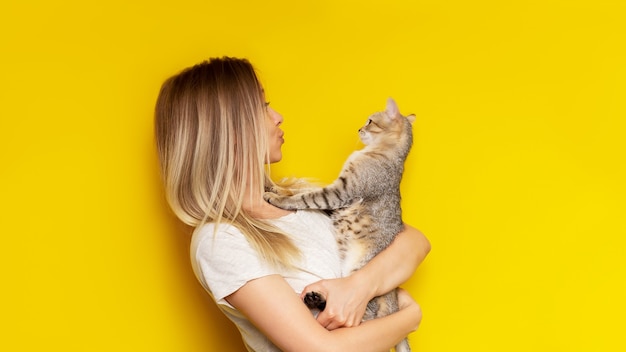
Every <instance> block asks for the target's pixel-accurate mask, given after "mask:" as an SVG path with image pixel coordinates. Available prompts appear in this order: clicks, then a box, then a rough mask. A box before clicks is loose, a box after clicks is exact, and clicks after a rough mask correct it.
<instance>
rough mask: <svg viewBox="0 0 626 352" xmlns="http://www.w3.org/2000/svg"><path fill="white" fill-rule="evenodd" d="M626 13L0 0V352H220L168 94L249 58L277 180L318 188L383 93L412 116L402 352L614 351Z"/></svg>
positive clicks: (618, 324)
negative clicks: (182, 212) (168, 178)
mask: <svg viewBox="0 0 626 352" xmlns="http://www.w3.org/2000/svg"><path fill="white" fill-rule="evenodd" d="M625 16H626V8H625V2H624V1H620V0H615V1H611V0H593V1H592V0H587V1H566V0H563V1H554V0H541V1H539V0H531V1H522V0H516V1H495V0H493V1H489V0H475V1H458V0H456V1H432V0H424V1H409V0H406V1H382V0H381V1H366V0H361V1H344V2H341V1H330V0H326V1H319V0H316V1H264V2H260V1H249V2H237V1H232V2H228V1H220V2H217V1H171V2H160V1H120V0H111V1H106V2H105V1H101V2H90V1H28V2H26V1H17V0H9V1H3V3H2V5H1V6H0V33H1V34H0V38H1V39H0V49H1V55H0V60H1V61H0V63H1V69H0V70H1V72H0V77H1V82H2V84H1V88H0V89H1V90H2V92H1V94H0V114H1V125H0V168H1V169H0V170H1V172H0V196H1V197H2V202H1V205H0V207H1V212H0V214H1V215H0V216H1V224H0V231H1V233H2V237H1V239H2V245H1V251H2V252H1V253H0V268H1V269H0V270H1V280H2V290H1V291H0V298H1V306H0V312H1V315H2V319H1V324H2V326H1V329H0V334H1V335H2V336H1V337H0V350H3V351H39V350H42V351H48V350H59V351H61V350H62V351H112V350H128V351H218V350H237V349H240V348H241V343H240V342H239V336H238V334H237V332H236V330H235V329H234V328H233V327H232V326H231V325H230V324H229V322H228V321H227V320H226V319H225V318H223V317H222V316H221V315H220V313H219V312H218V310H217V309H216V307H215V306H214V304H213V303H212V302H211V301H210V300H209V299H208V298H207V296H206V295H205V294H204V293H203V291H202V290H201V288H200V286H199V285H198V284H197V283H196V281H195V279H194V277H193V275H192V273H191V270H190V266H189V263H188V259H187V258H188V257H187V245H188V244H187V242H188V231H187V229H185V228H184V227H182V226H180V225H179V224H178V223H177V222H176V220H175V219H174V218H173V216H172V215H171V213H170V212H169V211H168V209H167V207H166V205H165V203H164V201H163V196H162V191H161V189H160V184H159V178H158V171H157V164H156V157H155V152H154V147H153V137H152V111H153V106H154V102H155V98H156V95H157V92H158V89H159V87H160V84H161V83H162V81H163V80H164V79H165V78H166V77H168V76H170V75H172V74H174V73H176V72H178V71H179V70H180V69H182V68H183V67H186V66H189V65H192V64H194V63H197V62H199V61H201V60H203V59H205V58H208V57H211V56H221V55H232V56H243V57H248V58H249V59H250V60H251V61H252V62H253V63H254V64H255V65H256V66H257V68H258V70H259V74H260V76H261V78H262V80H263V82H264V84H265V86H266V90H267V91H268V95H269V100H270V101H271V103H272V105H273V106H274V108H276V109H277V110H278V111H280V112H282V114H283V115H284V117H285V124H284V129H285V132H286V135H285V138H286V145H285V147H284V155H285V158H284V161H283V162H281V163H280V164H278V165H276V166H275V167H274V168H273V172H274V174H275V175H276V177H279V176H284V175H296V176H309V177H314V178H317V179H320V180H323V181H330V180H332V179H333V178H334V177H335V176H336V174H337V172H338V171H339V169H340V167H341V164H342V163H343V160H344V159H345V157H346V156H347V155H348V154H349V153H350V152H351V151H352V150H353V149H354V148H355V147H357V146H358V143H357V135H356V130H357V128H358V127H359V126H360V124H361V123H362V122H363V121H364V119H365V117H366V116H367V115H368V114H369V113H371V112H373V111H376V110H380V109H382V108H383V107H384V103H385V99H386V98H387V97H388V96H393V97H394V98H396V100H397V102H398V104H399V106H400V108H401V110H402V111H404V112H406V113H415V114H416V115H417V117H418V118H417V122H416V123H415V126H414V131H415V138H416V142H415V144H414V148H413V150H412V152H411V154H410V157H409V160H408V161H407V170H406V173H405V178H404V181H403V185H402V187H403V195H404V198H403V202H404V203H403V206H404V214H405V220H406V221H407V222H409V223H410V224H412V225H414V226H416V227H418V228H420V229H421V230H422V231H423V232H424V233H425V234H426V235H427V236H428V237H429V239H430V240H431V242H432V245H433V250H432V252H431V254H430V256H429V257H428V258H427V260H426V261H425V262H424V264H423V266H422V267H420V269H419V270H418V271H417V273H416V274H415V276H414V277H413V278H412V279H411V281H410V282H409V283H407V284H406V285H405V286H406V287H407V288H408V289H409V290H410V292H411V293H412V294H413V295H414V296H415V297H416V298H417V300H418V301H419V302H420V303H421V305H422V307H423V310H424V320H423V323H422V326H421V328H420V329H419V330H418V332H416V333H414V334H412V335H411V337H410V338H411V343H412V346H413V347H414V349H415V350H417V351H429V352H435V351H623V350H624V349H626V339H625V338H624V329H625V324H624V317H625V316H626V303H625V302H626V284H625V277H626V259H625V258H626V253H625V252H626V251H625V248H626V239H625V238H626V226H625V225H624V221H625V219H624V215H625V214H624V213H625V211H624V209H625V206H626V204H625V203H626V202H625V199H626V187H625V186H624V180H625V179H626V168H625V166H624V150H625V149H626V148H625V143H624V133H625V132H626V128H625V125H626V124H625V122H624V119H625V117H626V103H625V102H624V100H625V95H626V86H625V84H626V70H625V63H626V55H625V52H624V44H625V43H624V38H625V36H624V35H625V34H626V30H625V29H626V28H625V25H624V23H625V22H624V18H625Z"/></svg>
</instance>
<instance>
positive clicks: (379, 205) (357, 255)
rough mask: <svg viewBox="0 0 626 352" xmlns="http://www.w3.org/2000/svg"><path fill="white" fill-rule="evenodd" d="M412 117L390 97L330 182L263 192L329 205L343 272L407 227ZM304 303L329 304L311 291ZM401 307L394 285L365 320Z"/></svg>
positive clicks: (287, 205) (290, 203)
mask: <svg viewBox="0 0 626 352" xmlns="http://www.w3.org/2000/svg"><path fill="white" fill-rule="evenodd" d="M414 119H415V116H414V115H409V116H403V115H401V114H400V112H399V110H398V106H397V105H396V103H395V101H394V100H393V99H391V98H389V99H388V101H387V108H386V110H385V111H382V112H377V113H374V114H373V115H371V116H370V117H369V118H368V120H367V122H366V123H365V125H364V126H363V127H361V128H360V129H359V137H360V139H361V141H362V142H363V144H365V147H364V148H363V149H361V150H357V151H355V152H353V153H352V154H351V155H350V156H349V158H348V159H347V160H346V162H345V164H344V166H343V169H342V170H341V173H340V174H339V177H338V178H337V180H335V181H334V182H333V183H332V184H330V185H328V186H326V187H324V188H317V189H313V190H311V189H310V188H309V189H303V190H297V189H296V190H292V191H291V193H292V194H293V193H295V194H294V195H288V194H289V192H287V193H284V192H281V191H280V190H278V189H273V190H272V192H266V193H265V195H264V197H265V199H266V200H267V201H268V202H270V203H271V204H273V205H275V206H278V207H280V208H283V209H290V210H293V209H324V210H331V212H330V216H331V219H332V221H333V225H334V229H335V233H336V239H337V243H338V246H339V250H340V255H341V262H342V272H343V274H344V275H348V274H350V273H351V272H353V271H356V270H358V269H360V268H361V267H363V266H364V265H365V264H366V263H367V262H368V261H369V260H371V259H372V258H373V257H374V256H375V255H376V254H378V253H379V252H380V251H382V250H383V249H385V248H386V247H387V246H388V245H389V244H391V242H392V241H393V239H394V238H395V236H396V235H397V234H398V232H400V231H401V230H402V229H403V227H404V225H403V223H402V210H401V208H400V180H401V179H402V173H403V171H404V161H405V160H406V157H407V155H408V153H409V150H410V149H411V145H412V142H413V133H412V123H413V121H414ZM275 191H278V192H277V193H278V194H277V193H275ZM305 303H306V304H307V306H309V308H318V309H321V310H323V309H324V307H325V305H326V301H325V299H324V298H323V297H322V296H321V295H320V294H317V293H315V292H309V293H307V295H306V298H305ZM397 310H398V297H397V292H396V290H393V291H392V292H390V293H388V294H386V295H383V296H380V297H376V298H374V299H372V300H371V301H370V302H369V304H368V306H367V310H366V312H365V316H364V317H363V320H364V321H365V320H370V319H374V318H377V317H382V316H385V315H388V314H390V313H393V312H395V311H397ZM396 351H398V352H405V351H410V347H409V344H408V341H407V340H406V339H404V340H403V341H402V342H400V344H398V345H397V346H396Z"/></svg>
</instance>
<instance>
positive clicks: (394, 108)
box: [385, 98, 400, 118]
mask: <svg viewBox="0 0 626 352" xmlns="http://www.w3.org/2000/svg"><path fill="white" fill-rule="evenodd" d="M385 112H386V113H387V116H389V117H391V118H394V117H396V116H398V115H400V110H399V109H398V105H397V104H396V101H395V100H393V98H387V110H385Z"/></svg>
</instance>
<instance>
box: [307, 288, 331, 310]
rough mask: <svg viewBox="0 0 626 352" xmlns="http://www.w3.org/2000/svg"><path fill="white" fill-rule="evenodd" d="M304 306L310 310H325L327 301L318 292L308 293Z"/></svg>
mask: <svg viewBox="0 0 626 352" xmlns="http://www.w3.org/2000/svg"><path fill="white" fill-rule="evenodd" d="M304 304H306V306H307V307H309V309H319V310H324V308H326V299H325V298H324V297H323V296H322V295H321V294H319V293H317V292H307V294H306V295H305V296H304Z"/></svg>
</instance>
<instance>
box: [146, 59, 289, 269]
mask: <svg viewBox="0 0 626 352" xmlns="http://www.w3.org/2000/svg"><path fill="white" fill-rule="evenodd" d="M265 114H266V108H265V102H264V101H263V92H262V87H261V84H260V82H259V80H258V78H257V75H256V73H255V70H254V68H253V66H252V65H251V64H250V62H249V61H248V60H246V59H238V58H229V57H224V58H213V59H211V60H209V61H205V62H202V63H199V64H197V65H195V66H193V67H190V68H187V69H185V70H183V71H182V72H180V73H179V74H177V75H175V76H173V77H171V78H169V79H168V80H166V81H165V82H164V83H163V86H162V87H161V91H160V93H159V97H158V99H157V103H156V109H155V135H156V143H157V151H158V155H159V162H160V167H161V175H162V178H163V182H164V185H165V194H166V198H167V201H168V203H169V205H170V207H171V208H172V210H173V211H174V213H175V214H176V216H177V217H178V218H179V219H180V220H181V221H182V222H184V223H185V224H187V225H190V226H194V227H199V226H202V225H204V224H205V223H214V224H216V226H217V225H218V224H219V223H221V222H226V223H229V224H232V225H234V226H236V227H237V228H238V229H239V230H240V231H241V232H242V233H243V234H244V235H245V236H246V238H247V240H248V241H249V242H250V244H251V245H252V246H253V247H254V248H255V249H256V250H257V251H258V252H259V253H260V254H261V256H262V257H263V258H265V259H266V260H267V261H268V262H269V263H271V264H274V265H284V266H287V267H290V266H291V264H292V260H293V259H295V258H297V257H298V255H299V251H298V249H297V248H296V247H295V246H294V244H293V243H292V242H291V240H290V239H289V237H288V236H287V235H286V234H284V233H283V232H281V231H280V230H279V229H277V228H276V227H275V226H272V225H271V224H269V223H268V222H267V221H263V220H261V219H255V218H254V217H252V216H250V215H249V214H247V213H246V211H245V209H243V208H242V204H243V200H244V196H246V194H248V192H247V190H248V188H249V187H250V186H251V185H255V186H257V187H259V189H258V190H257V191H258V192H262V191H263V187H264V185H265V184H267V183H271V179H270V178H269V177H268V175H267V173H266V168H265V164H266V161H267V160H268V141H267V130H266V127H265V118H266V117H265Z"/></svg>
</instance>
